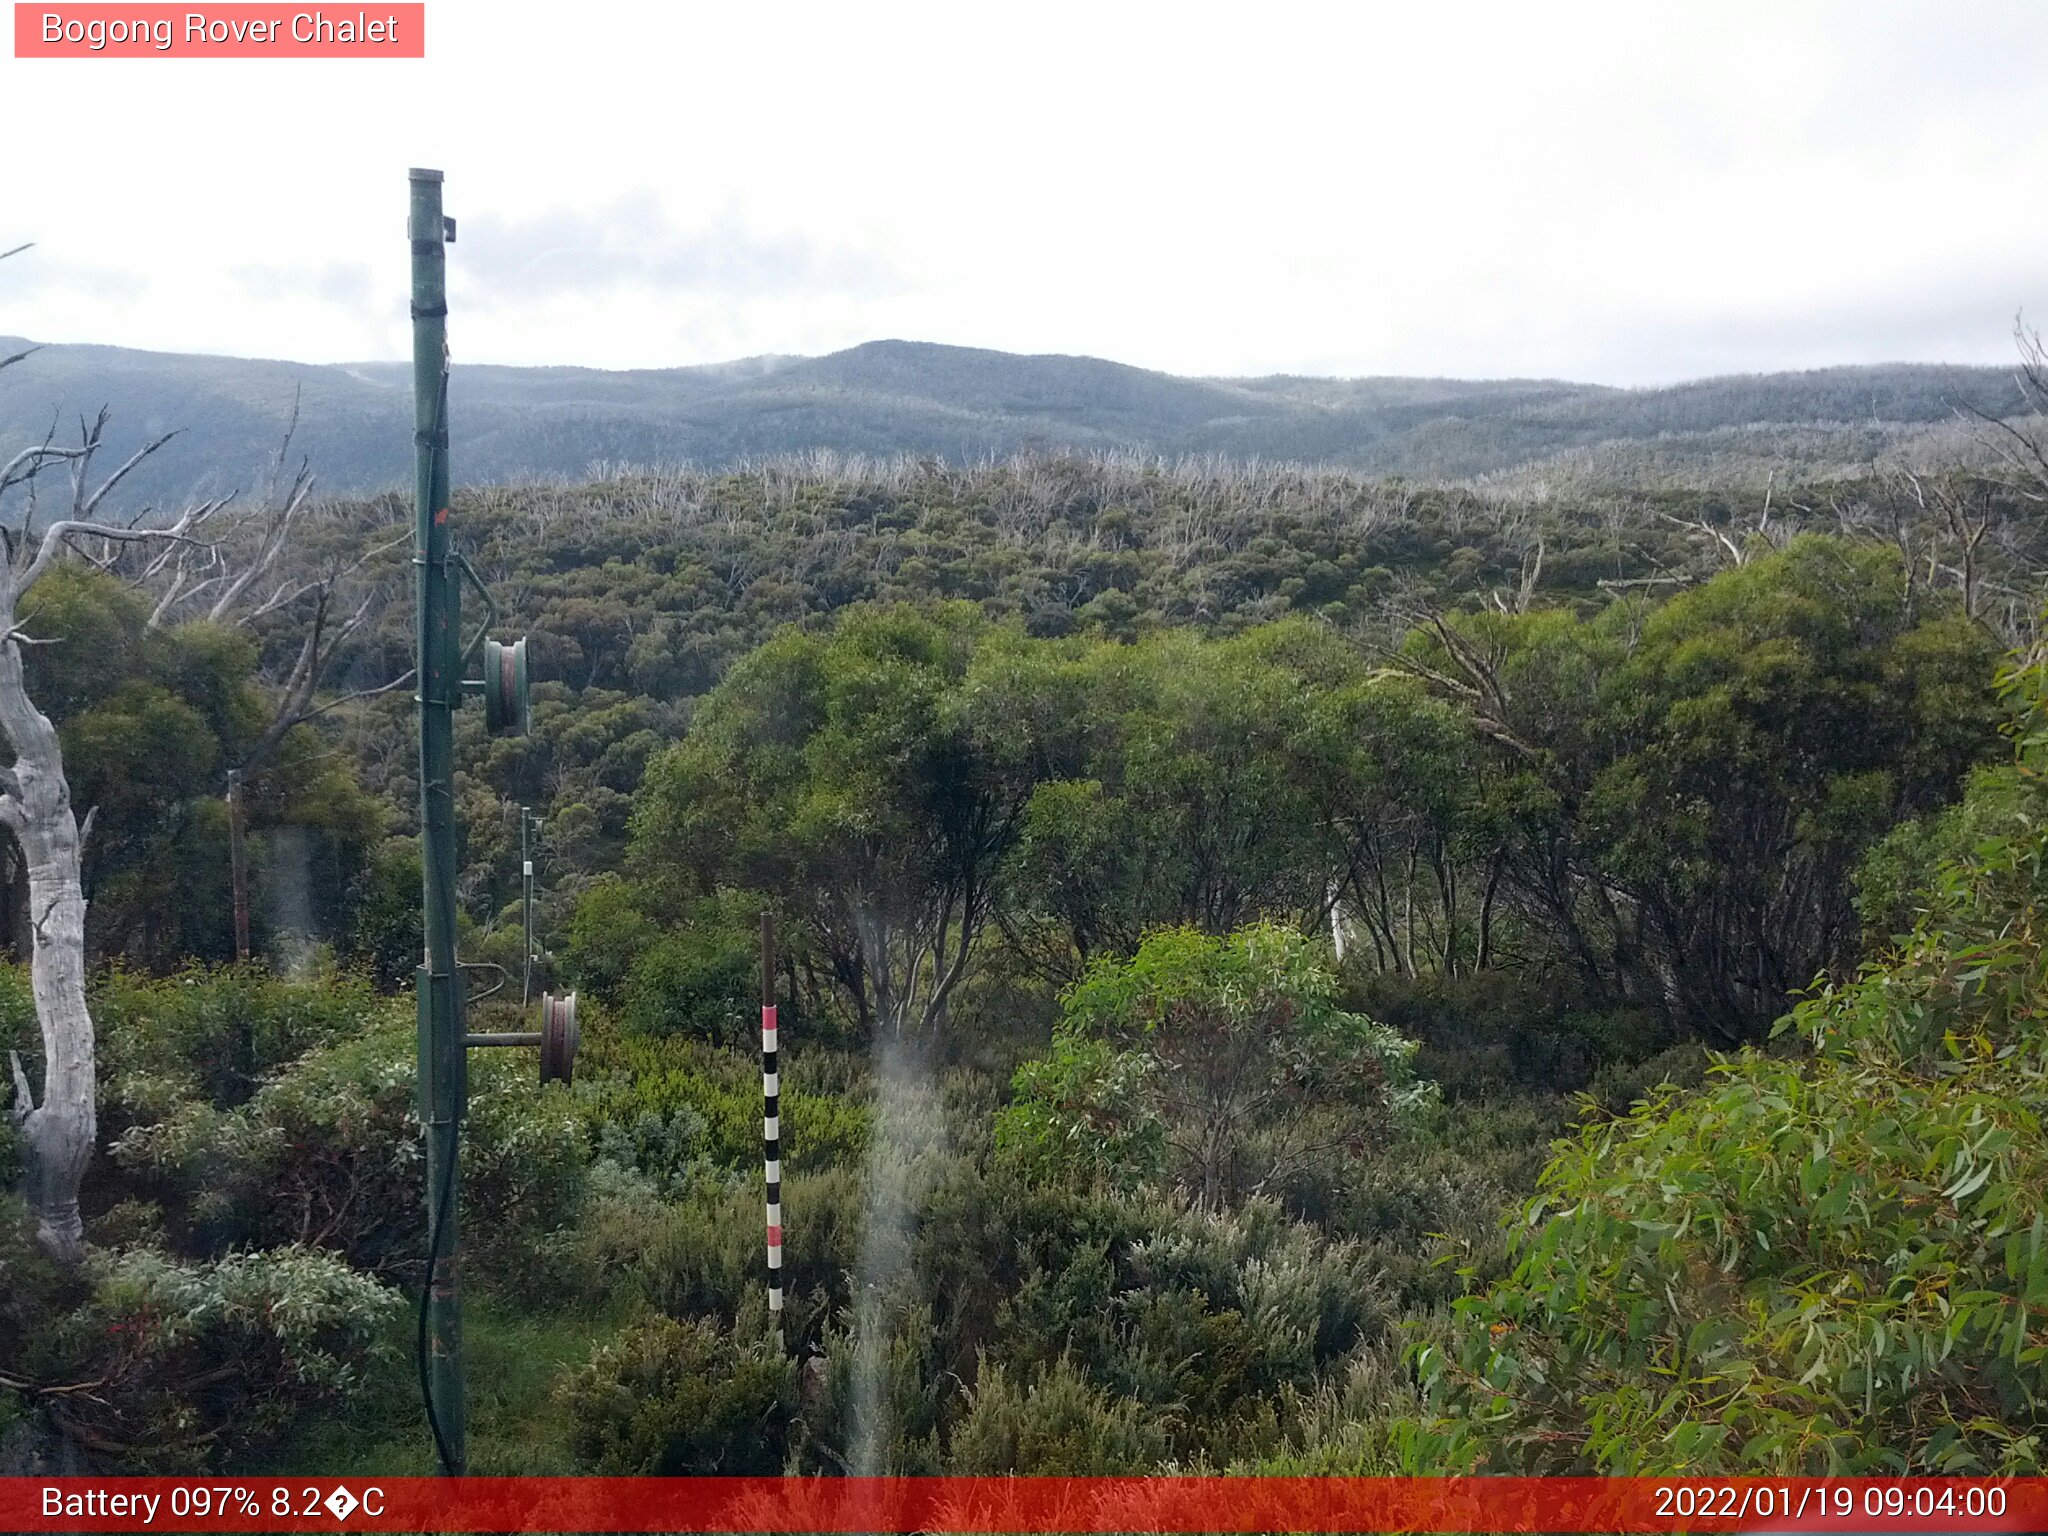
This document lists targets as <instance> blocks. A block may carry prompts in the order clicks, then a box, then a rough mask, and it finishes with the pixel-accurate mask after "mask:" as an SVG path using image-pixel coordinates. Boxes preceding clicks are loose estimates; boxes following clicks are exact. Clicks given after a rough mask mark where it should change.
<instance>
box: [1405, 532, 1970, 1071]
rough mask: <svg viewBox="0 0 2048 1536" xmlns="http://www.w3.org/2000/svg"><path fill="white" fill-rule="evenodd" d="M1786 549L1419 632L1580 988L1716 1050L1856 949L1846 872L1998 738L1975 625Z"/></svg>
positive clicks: (1751, 1035) (1842, 546) (1824, 551)
mask: <svg viewBox="0 0 2048 1536" xmlns="http://www.w3.org/2000/svg"><path fill="white" fill-rule="evenodd" d="M1925 597H1926V595H1925V594H1917V595H1916V593H1915V591H1914V589H1913V588H1912V587H1911V586H1910V584H1909V581H1908V575H1907V573H1906V572H1905V571H1904V570H1903V569H1902V568H1901V566H1900V563H1899V561H1898V558H1897V556H1896V554H1895V553H1893V552H1891V551H1888V550H1884V549H1880V548H1875V547H1871V546H1865V545H1855V544H1848V543H1845V542H1842V541H1839V540H1834V539H1825V538H1819V537H1803V538H1799V539H1795V540H1793V541H1792V542H1791V543H1790V544H1789V545H1788V546H1787V547H1786V548H1784V549H1782V550H1779V551H1776V552H1774V553H1771V554H1767V555H1762V556H1759V557H1758V558H1755V559H1752V560H1750V561H1749V562H1748V563H1746V564H1744V565H1741V566H1739V567H1737V568H1735V569H1732V570H1728V571H1724V572H1722V573H1721V574H1720V575H1718V576H1716V577H1715V578H1714V579H1713V580H1712V581H1709V582H1705V583H1702V584H1701V585H1699V586H1697V587H1695V588H1692V589H1690V590H1688V591H1685V592H1683V593H1681V594H1679V595H1678V596H1676V597H1674V598H1672V599H1671V600H1670V601H1668V602H1666V603H1664V604H1662V605H1660V606H1657V607H1655V608H1653V609H1649V610H1647V611H1645V610H1644V609H1642V608H1640V607H1638V606H1637V605H1636V604H1634V603H1618V604H1615V605H1614V606H1612V607H1610V608H1608V609H1606V610H1605V611H1604V612H1602V613H1601V614H1600V615H1599V616H1598V617H1596V618H1595V619H1592V620H1590V621H1582V620H1578V619H1575V618H1573V617H1572V616H1571V615H1569V614H1567V613H1564V612H1562V611H1555V610H1544V611H1536V612H1530V613H1526V614H1518V615H1506V614H1481V615H1475V616H1471V617H1467V618H1463V619H1458V620H1455V621H1453V622H1451V623H1448V624H1446V625H1445V626H1444V627H1442V628H1441V629H1438V630H1436V631H1433V632H1431V633H1427V634H1419V635H1417V636H1415V637H1412V638H1411V642H1410V653H1411V655H1412V656H1413V657H1414V658H1415V661H1416V664H1418V665H1420V666H1422V667H1424V668H1426V669H1429V670H1431V671H1433V672H1437V673H1438V674H1440V675H1443V676H1445V677H1449V676H1450V675H1451V674H1457V677H1458V679H1462V682H1461V683H1460V686H1464V687H1466V688H1467V690H1468V692H1471V693H1474V694H1476V695H1477V697H1478V699H1479V708H1478V720H1479V723H1480V725H1481V727H1482V729H1484V730H1486V731H1487V732H1488V733H1489V734H1491V735H1493V736H1495V737H1496V738H1498V739H1500V740H1503V741H1505V742H1508V743H1511V744H1512V746H1513V748H1514V753H1513V755H1514V757H1515V758H1516V759H1517V761H1516V765H1515V771H1514V776H1513V777H1512V778H1511V779H1510V781H1509V783H1508V784H1507V785H1506V786H1505V787H1504V792H1503V796H1502V803H1503V807H1504V809H1505V810H1506V811H1507V813H1508V817H1509V828H1510V831H1511V836H1510V837H1509V840H1508V842H1507V843H1506V845H1505V853H1506V863H1505V865H1504V870H1503V872H1504V874H1505V876H1506V878H1507V879H1508V880H1509V881H1510V882H1511V883H1512V885H1513V887H1514V888H1515V890H1516V893H1517V895H1518V897H1519V898H1520V902H1521V903H1523V904H1525V905H1526V907H1527V909H1528V910H1529V911H1530V912H1531V914H1532V915H1533V916H1534V917H1535V918H1536V919H1537V921H1538V922H1539V923H1540V924H1541V925H1542V927H1543V928H1544V929H1546V930H1547V933H1548V937H1549V938H1550V940H1551V942H1552V943H1553V944H1555V945H1556V946H1557V949H1558V951H1559V953H1560V956H1561V957H1566V958H1569V960H1570V962H1571V963H1572V964H1574V965H1575V966H1576V967H1577V968H1578V969H1579V970H1580V972H1581V975H1582V977H1583V978H1584V981H1585V982H1586V984H1588V985H1589V986H1591V987H1592V988H1593V989H1594V991H1595V992H1596V993H1603V994H1605V995H1607V996H1610V997H1613V998H1616V999H1618V1000H1622V1001H1631V1002H1654V1003H1658V1004H1662V1005H1664V1006H1667V1007H1669V1008H1670V1009H1671V1010H1672V1011H1673V1012H1674V1013H1675V1014H1676V1015H1677V1016H1678V1017H1679V1018H1680V1019H1681V1020H1682V1021H1683V1022H1684V1023H1686V1024H1687V1025H1688V1026H1689V1027H1691V1028H1693V1029H1695V1030H1697V1031H1699V1032H1701V1033H1703V1034H1705V1035H1707V1036H1708V1037H1709V1038H1715V1039H1718V1040H1720V1041H1722V1042H1723V1043H1737V1042H1741V1041H1745V1040H1752V1039H1756V1038H1758V1037H1760V1036H1761V1035H1762V1034H1763V1033H1764V1032H1765V1030H1766V1029H1767V1028H1768V1025H1769V1023H1770V1021H1771V1020H1772V1019H1774V1018H1775V1017H1776V1016H1777V1015H1778V1014H1779V1012H1781V1011H1782V1009H1783V1007H1784V1005H1785V1002H1786V1000H1787V999H1788V997H1789V996H1790V995H1791V994H1793V993H1794V992H1797V991H1798V990H1800V989H1802V988H1804V987H1806V986H1807V985H1809V984H1810V983H1811V982H1812V981H1813V979H1814V977H1815V976H1816V975H1817V974H1819V973H1820V972H1821V971H1822V970H1825V969H1832V968H1839V967H1841V966H1843V965H1846V964H1847V963H1849V962H1850V961H1851V960H1852V959H1853V956H1854V948H1853V946H1854V941H1855V939H1856V937H1857V924H1856V920H1855V913H1854V910H1853V909H1852V907H1851V905H1850V900H1849V881H1850V876H1851V873H1852V872H1853V871H1854V870H1855V868H1856V867H1857V865H1858V863H1859V862H1860V860H1861V859H1862V857H1863V855H1864V853H1865V851H1866V850H1867V849H1869V847H1870V846H1871V845H1872V844H1873V843H1874V842H1876V841H1877V839H1879V838H1880V837H1882V836H1883V835H1884V834H1885V833H1886V832H1887V831H1888V830H1889V829H1890V828H1891V827H1892V826H1893V825H1894V824H1895V823H1896V822H1898V821H1900V820H1902V819H1904V818H1906V817H1908V816H1912V815H1914V814H1917V813H1920V812H1924V811H1927V810H1930V809H1932V808H1934V807H1935V806H1938V805H1939V804H1941V803H1942V802H1943V801H1944V800H1945V799H1946V798H1947V797H1948V796H1950V795H1951V794H1952V793H1953V792H1954V790H1955V787H1956V786H1957V784H1958V783H1959V781H1960V780H1961V778H1962V776H1963V775H1964V773H1965V772H1966V771H1967V770H1968V769H1969V768H1970V767H1971V766H1972V764H1973V763H1975V762H1976V761H1978V760H1979V759H1981V758H1982V757H1983V756H1984V755H1985V754H1986V753H1987V752H1988V751H1989V750H1990V749H1991V747H1992V745H1993V744H1994V742H1995V732H1994V729H1993V726H1994V722H1995V718H1996V712H1995V705H1994V701H1993V700H1992V698H1991V695H1990V691H1989V689H1988V688H1987V687H1986V686H1985V680H1986V679H1987V677H1988V676H1989V673H1990V670H1991V656H1992V647H1991V645H1990V643H1989V638H1988V636H1987V635H1986V634H1985V632H1984V631H1983V630H1982V629H1981V628H1980V627H1978V626H1976V625H1973V624H1970V623H1967V622H1966V621H1964V620H1963V619H1962V618H1961V617H1960V616H1959V615H1956V614H1955V613H1954V612H1953V610H1951V609H1949V608H1948V607H1946V606H1945V605H1942V604H1938V603H1931V602H1928V601H1926V600H1925Z"/></svg>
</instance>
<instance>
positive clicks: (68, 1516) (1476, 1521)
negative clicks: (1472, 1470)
mask: <svg viewBox="0 0 2048 1536" xmlns="http://www.w3.org/2000/svg"><path fill="white" fill-rule="evenodd" d="M0 1530H7V1531H23V1532H35V1531H209V1532H226V1531H394V1532H398V1531H422V1532H424V1531H560V1532H570V1531H669V1532H700V1531H703V1532H709V1531H745V1532H770V1531H786V1532H859V1531H870V1532H906V1533H907V1532H920V1531H924V1532H942V1531H962V1532H985V1531H986V1532H993V1531H1074V1532H1112V1531H1162V1532H1168V1531H1170V1532H1197V1531H1214V1532H1226V1531H1231V1532H1234V1531H1304V1532H1306V1531H1416V1532H1423V1531H1431V1532H1435V1531H1441V1532H1487V1531H1492V1532H1522V1531H1529V1532H1537V1531H1544V1532H1616V1533H1633V1532H1646V1533H1648V1532H1677V1531H1698V1532H1721V1531H1729V1532H1759V1533H1761V1532H1784V1533H1792V1532H1806V1531H1813V1532H1852V1531H1864V1532H1899V1533H1906V1532H1978V1531H2037V1532H2039V1531H2048V1478H2006V1479H1977V1478H1880V1479H1821V1478H1758V1477H1737V1478H1707V1477H1699V1478H1592V1477H1583V1478H1580V1477H1558V1478H1539V1477H1440V1478H1436V1477H1432V1478H1350V1477H1327V1478H1325V1477H1015V1478H1010V1477H900V1478H893V1477H875V1478H858V1477H850V1478H779V1477H675V1478H655V1477H622V1478H580V1477H535V1478H515V1477H462V1478H431V1477H390V1478H344V1479H336V1478H293V1479H279V1478H216V1479H207V1480H202V1479H197V1478H173V1477H112V1478H79V1477H57V1478H32V1477H22V1478H0Z"/></svg>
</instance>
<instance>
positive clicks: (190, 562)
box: [127, 399, 412, 779]
mask: <svg viewBox="0 0 2048 1536" xmlns="http://www.w3.org/2000/svg"><path fill="white" fill-rule="evenodd" d="M298 419H299V407H298V402H297V400H296V399H294V401H293V404H292V411H291V417H290V419H289V420H288V421H287V423H286V425H285V431H284V439H283V441H282V442H281V443H280V444H279V446H278V450H277V453H276V455H275V457H274V458H273V459H272V461H271V469H270V476H269V488H268V491H267V493H266V494H265V495H264V497H263V498H262V502H261V504H260V505H258V506H255V507H251V508H249V509H248V510H247V511H244V512H241V513H240V514H238V515H231V516H230V517H229V518H225V519H222V520H221V522H222V524H223V526H221V527H220V528H219V529H218V534H217V537H215V538H214V539H213V540H212V541H211V542H209V543H207V544H206V545H204V546H198V545H192V544H182V545H176V546H170V547H166V548H162V549H155V550H150V551H148V552H146V553H144V554H143V555H142V556H140V557H139V558H137V557H131V559H130V562H129V566H130V569H129V570H128V571H127V574H128V577H129V579H130V580H131V581H132V582H134V583H135V584H137V585H139V586H144V587H147V588H148V589H149V590H150V591H152V592H153V593H154V594H155V596H156V602H155V605H154V606H153V608H152V609H151V611H150V619H149V622H150V624H151V626H152V627H158V626H162V625H166V624H172V623H177V622H181V621H184V620H187V619H200V618H203V619H206V620H208V621H210V622H212V623H216V624H232V625H234V626H236V627H237V628H241V629H247V630H250V631H252V632H253V631H256V630H257V629H258V628H259V627H264V628H268V627H269V626H271V625H274V624H277V623H286V624H290V625H293V626H295V627H296V630H297V635H298V646H297V648H296V650H295V651H294V652H292V661H291V663H290V665H289V666H288V667H287V668H286V669H285V670H284V672H283V673H282V675H273V677H272V678H271V679H270V681H271V683H272V685H273V694H272V704H271V710H270V718H269V720H268V721H267V722H266V724H265V725H264V727H263V729H262V730H261V731H260V732H258V733H257V736H256V739H255V741H254V742H253V743H252V744H251V745H250V747H249V748H248V749H247V750H246V751H245V752H243V753H242V755H241V760H240V761H239V762H238V763H236V764H235V765H234V769H233V771H234V772H236V773H239V774H241V775H242V776H243V777H244V778H245V779H248V778H253V777H254V776H255V775H256V773H257V772H258V771H259V770H260V769H261V767H262V765H263V764H264V763H265V762H267V761H268V760H269V759H270V757H271V755H272V754H273V753H274V752H276V750H277V748H278V746H279V745H280V744H281V743H282V742H283V740H284V738H285V737H286V736H287V735H289V734H290V733H291V731H292V729H293V728H294V727H296V726H300V725H304V724H306V723H307V722H308V721H311V720H314V719H317V718H318V717H319V716H321V715H324V714H326V713H327V712H328V711H330V710H333V709H337V708H339V707H340V706H341V705H343V704H347V703H350V702H352V701H354V700H357V699H364V698H371V697H374V696H376V695H378V694H382V693H389V692H391V691H392V690H393V689H395V688H402V687H404V686H405V685H406V684H407V683H409V682H411V681H412V672H411V671H410V670H408V671H407V672H406V673H405V674H404V675H403V676H401V677H397V678H394V679H392V680H391V681H390V682H387V683H383V684H380V685H378V686H375V687H371V688H362V689H357V690H355V691H353V692H349V693H346V694H343V695H341V696H340V697H337V698H330V699H327V700H325V701H322V700H321V698H320V695H321V693H322V691H323V690H324V688H325V686H326V683H327V680H328V677H329V675H330V674H331V673H332V671H333V669H334V666H335V663H336V661H337V660H338V659H339V657H340V656H341V655H342V654H343V653H344V652H345V651H346V649H347V647H348V642H349V641H350V639H352V638H353V637H354V636H355V634H356V633H357V632H358V631H359V630H361V629H362V628H363V626H364V625H366V624H367V623H369V622H370V620H371V618H372V617H373V616H374V613H375V610H376V606H377V599H378V596H379V588H378V585H377V584H376V582H375V581H374V580H372V579H371V578H370V575H369V573H371V572H372V571H373V570H374V567H375V565H376V562H377V561H378V559H379V558H380V557H382V556H383V555H386V554H388V553H390V551H392V550H393V549H395V548H397V547H398V546H399V545H401V544H404V543H405V542H406V541H407V539H408V537H409V530H406V531H401V532H399V533H397V534H396V535H394V536H393V537H391V538H389V539H386V540H384V541H383V542H381V543H378V544H375V545H373V546H371V547H370V548H368V549H364V550H360V551H355V552H351V553H347V554H342V555H338V556H336V557H334V558H332V559H329V560H328V561H326V562H325V563H324V564H322V565H320V566H318V567H317V568H313V569H310V570H309V569H308V568H307V567H305V566H303V565H294V563H293V561H292V559H291V556H292V553H293V541H294V538H295V536H296V535H297V534H298V532H299V531H300V529H301V527H302V526H303V519H304V515H305V513H306V510H307V508H308V505H309V503H310V501H311V497H312V494H313V483H314V482H313V474H312V470H311V467H310V466H309V465H308V464H307V462H306V461H305V460H303V459H301V460H300V462H299V464H298V465H297V467H296V469H294V470H293V471H292V472H291V474H290V476H289V478H286V476H285V469H286V466H287V465H288V464H289V462H290V457H291V445H292V439H293V437H294V436H295V435H296V433H297V430H298ZM225 505H226V501H225V500H223V501H222V502H221V503H218V504H217V506H225Z"/></svg>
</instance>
